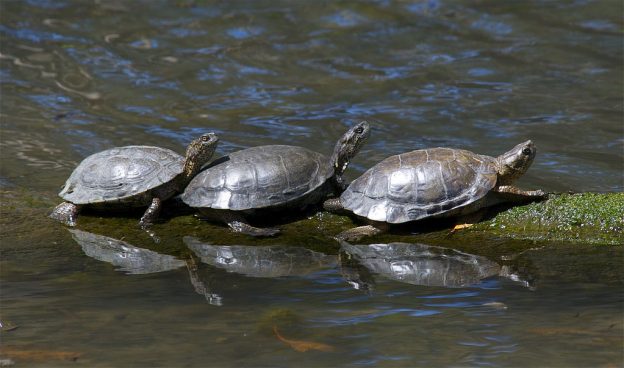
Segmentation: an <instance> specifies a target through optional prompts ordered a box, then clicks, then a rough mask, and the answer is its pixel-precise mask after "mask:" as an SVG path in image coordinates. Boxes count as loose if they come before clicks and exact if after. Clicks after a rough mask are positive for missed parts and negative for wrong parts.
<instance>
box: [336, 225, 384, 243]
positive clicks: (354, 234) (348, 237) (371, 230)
mask: <svg viewBox="0 0 624 368" xmlns="http://www.w3.org/2000/svg"><path fill="white" fill-rule="evenodd" d="M385 231H386V229H384V228H379V227H375V226H373V225H365V226H358V227H354V228H353V229H349V230H345V231H343V232H341V233H340V234H338V235H336V239H338V240H345V241H358V240H360V239H362V238H365V237H367V236H373V235H377V234H381V233H383V232H385Z"/></svg>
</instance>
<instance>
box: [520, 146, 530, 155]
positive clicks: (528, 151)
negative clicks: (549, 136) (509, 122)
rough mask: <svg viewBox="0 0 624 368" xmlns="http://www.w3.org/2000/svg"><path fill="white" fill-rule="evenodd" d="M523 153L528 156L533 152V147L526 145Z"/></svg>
mask: <svg viewBox="0 0 624 368" xmlns="http://www.w3.org/2000/svg"><path fill="white" fill-rule="evenodd" d="M522 154H523V155H525V156H528V155H530V154H531V149H530V148H529V147H524V149H522Z"/></svg>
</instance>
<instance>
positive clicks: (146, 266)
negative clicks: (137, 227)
mask: <svg viewBox="0 0 624 368" xmlns="http://www.w3.org/2000/svg"><path fill="white" fill-rule="evenodd" d="M68 230H69V232H71V234H72V238H74V240H75V241H76V243H78V244H79V245H80V246H81V247H82V251H83V252H84V253H85V254H86V255H88V256H89V257H91V258H94V259H97V260H98V261H103V262H107V263H110V264H112V265H113V266H116V267H118V268H117V270H118V271H121V272H124V273H126V274H132V275H138V274H147V273H155V272H164V271H169V270H175V269H177V268H180V267H184V265H185V262H184V261H182V260H180V259H178V258H176V257H174V256H170V255H167V254H160V253H157V252H154V251H151V250H149V249H143V248H138V247H135V246H134V245H130V244H128V243H126V242H124V241H121V240H118V239H113V238H109V237H107V236H103V235H97V234H92V233H89V232H86V231H82V230H77V229H68Z"/></svg>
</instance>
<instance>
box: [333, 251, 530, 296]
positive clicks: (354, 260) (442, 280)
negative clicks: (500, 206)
mask: <svg viewBox="0 0 624 368" xmlns="http://www.w3.org/2000/svg"><path fill="white" fill-rule="evenodd" d="M341 252H342V257H341V259H342V265H343V276H344V277H345V279H346V280H347V282H349V283H350V284H351V285H352V286H353V287H354V288H356V289H363V290H370V289H372V287H373V283H374V281H373V278H372V277H371V275H370V274H371V273H372V274H377V275H381V276H384V277H386V278H388V279H391V280H396V281H400V282H404V283H408V284H413V285H424V286H443V287H451V288H456V287H464V286H469V285H474V284H477V283H479V282H480V281H481V280H483V279H485V278H488V277H492V276H505V277H509V278H511V279H513V280H517V279H519V278H518V277H517V275H515V274H511V273H510V272H509V270H508V268H507V267H505V266H503V267H501V266H500V265H499V264H498V263H495V262H492V261H490V260H489V259H487V258H485V257H482V256H477V255H474V254H468V253H464V252H460V251H458V250H455V249H450V248H442V247H436V246H429V245H425V244H409V243H389V244H369V245H352V244H349V243H347V242H341Z"/></svg>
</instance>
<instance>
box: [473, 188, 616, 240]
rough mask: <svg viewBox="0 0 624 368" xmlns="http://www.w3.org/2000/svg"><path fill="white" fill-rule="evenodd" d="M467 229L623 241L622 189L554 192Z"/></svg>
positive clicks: (517, 235)
mask: <svg viewBox="0 0 624 368" xmlns="http://www.w3.org/2000/svg"><path fill="white" fill-rule="evenodd" d="M469 230H470V232H474V231H480V232H485V233H491V234H493V235H498V236H502V237H511V238H516V239H531V240H544V241H571V242H585V243H589V244H611V245H622V244H624V193H606V194H598V193H577V194H556V195H551V197H550V198H549V199H548V200H546V201H543V202H537V203H531V204H528V205H526V206H518V207H512V208H510V209H508V210H506V211H503V212H501V213H499V214H497V215H496V216H495V217H494V218H492V219H490V220H488V221H484V222H481V223H479V224H477V225H475V226H474V227H472V228H471V229H469Z"/></svg>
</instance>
